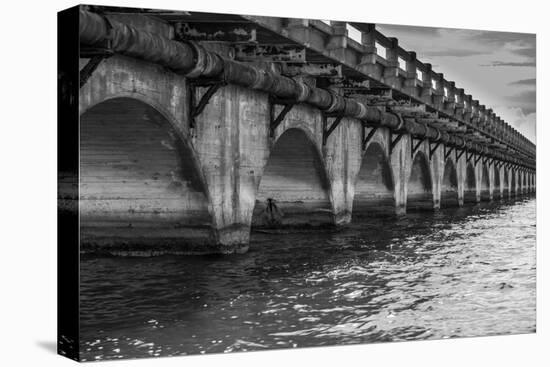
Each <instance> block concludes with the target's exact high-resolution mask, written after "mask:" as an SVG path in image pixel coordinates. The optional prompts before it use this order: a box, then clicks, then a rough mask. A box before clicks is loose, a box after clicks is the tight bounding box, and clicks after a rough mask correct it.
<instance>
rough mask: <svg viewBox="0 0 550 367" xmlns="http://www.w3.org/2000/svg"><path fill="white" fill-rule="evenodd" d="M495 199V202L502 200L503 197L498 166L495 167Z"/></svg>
mask: <svg viewBox="0 0 550 367" xmlns="http://www.w3.org/2000/svg"><path fill="white" fill-rule="evenodd" d="M493 182H494V185H493V199H494V200H500V199H502V196H501V194H500V188H501V187H500V185H501V183H500V172H499V170H498V167H497V166H496V165H493Z"/></svg>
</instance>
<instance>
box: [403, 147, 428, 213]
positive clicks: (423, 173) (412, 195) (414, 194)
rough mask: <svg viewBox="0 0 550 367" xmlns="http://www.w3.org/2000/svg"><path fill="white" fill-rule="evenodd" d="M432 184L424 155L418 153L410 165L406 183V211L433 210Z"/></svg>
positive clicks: (420, 152)
mask: <svg viewBox="0 0 550 367" xmlns="http://www.w3.org/2000/svg"><path fill="white" fill-rule="evenodd" d="M433 208H434V201H433V182H432V175H431V169H430V164H429V161H428V158H427V157H426V154H425V153H424V152H423V151H419V152H418V153H416V154H415V156H414V159H413V161H412V164H411V172H410V175H409V178H408V182H407V211H409V210H433Z"/></svg>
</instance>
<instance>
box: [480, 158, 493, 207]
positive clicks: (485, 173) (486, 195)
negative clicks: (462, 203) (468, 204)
mask: <svg viewBox="0 0 550 367" xmlns="http://www.w3.org/2000/svg"><path fill="white" fill-rule="evenodd" d="M479 193H480V199H481V201H489V200H491V184H490V181H489V169H488V168H487V165H486V164H483V165H482V166H481V186H480V190H479Z"/></svg>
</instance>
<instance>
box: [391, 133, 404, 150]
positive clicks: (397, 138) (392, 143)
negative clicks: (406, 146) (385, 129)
mask: <svg viewBox="0 0 550 367" xmlns="http://www.w3.org/2000/svg"><path fill="white" fill-rule="evenodd" d="M393 135H394V134H392V136H393ZM403 135H404V134H402V133H398V134H397V136H396V137H395V139H392V138H391V137H390V139H392V141H391V143H390V154H391V153H392V152H393V148H395V146H396V145H397V143H399V140H401V138H402V137H403Z"/></svg>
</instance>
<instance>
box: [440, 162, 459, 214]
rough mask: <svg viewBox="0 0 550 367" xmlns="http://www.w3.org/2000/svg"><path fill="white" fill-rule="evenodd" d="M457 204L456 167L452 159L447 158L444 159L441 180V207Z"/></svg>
mask: <svg viewBox="0 0 550 367" xmlns="http://www.w3.org/2000/svg"><path fill="white" fill-rule="evenodd" d="M458 205H459V200H458V175H457V169H456V165H455V163H454V162H453V160H452V159H450V158H449V159H447V160H446V161H445V167H444V169H443V178H442V180H441V207H442V208H448V207H454V206H458Z"/></svg>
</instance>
